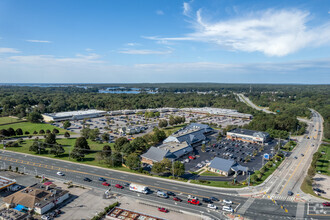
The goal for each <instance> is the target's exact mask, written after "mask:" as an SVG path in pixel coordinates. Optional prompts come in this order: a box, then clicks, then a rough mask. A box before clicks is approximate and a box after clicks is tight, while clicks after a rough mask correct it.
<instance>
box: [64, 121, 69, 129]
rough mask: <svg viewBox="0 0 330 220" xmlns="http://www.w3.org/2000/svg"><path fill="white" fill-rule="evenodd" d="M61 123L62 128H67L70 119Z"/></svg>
mask: <svg viewBox="0 0 330 220" xmlns="http://www.w3.org/2000/svg"><path fill="white" fill-rule="evenodd" d="M62 124H63V128H64V129H67V128H69V127H70V126H71V122H70V121H64V122H63V123H62Z"/></svg>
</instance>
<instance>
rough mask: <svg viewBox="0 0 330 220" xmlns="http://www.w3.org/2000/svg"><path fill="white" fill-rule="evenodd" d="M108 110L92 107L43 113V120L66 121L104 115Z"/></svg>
mask: <svg viewBox="0 0 330 220" xmlns="http://www.w3.org/2000/svg"><path fill="white" fill-rule="evenodd" d="M106 113H107V112H106V111H101V110H96V109H90V110H82V111H71V112H57V113H44V114H42V117H43V120H44V121H45V122H50V121H66V120H69V121H71V120H82V119H86V118H97V117H101V116H104V115H105V114H106Z"/></svg>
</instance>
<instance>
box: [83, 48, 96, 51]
mask: <svg viewBox="0 0 330 220" xmlns="http://www.w3.org/2000/svg"><path fill="white" fill-rule="evenodd" d="M85 50H86V51H87V52H91V51H93V50H94V49H91V48H86V49H85Z"/></svg>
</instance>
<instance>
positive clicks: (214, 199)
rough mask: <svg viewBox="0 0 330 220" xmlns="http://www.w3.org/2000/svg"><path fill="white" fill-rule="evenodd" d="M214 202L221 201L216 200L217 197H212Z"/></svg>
mask: <svg viewBox="0 0 330 220" xmlns="http://www.w3.org/2000/svg"><path fill="white" fill-rule="evenodd" d="M210 199H211V200H212V201H214V202H218V201H219V199H218V198H215V197H211V198H210Z"/></svg>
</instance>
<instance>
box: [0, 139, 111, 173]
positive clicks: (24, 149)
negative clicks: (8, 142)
mask: <svg viewBox="0 0 330 220" xmlns="http://www.w3.org/2000/svg"><path fill="white" fill-rule="evenodd" d="M33 141H34V140H26V141H24V142H23V143H22V144H20V146H21V147H17V148H14V147H11V148H6V150H10V151H15V152H20V153H26V154H32V155H36V153H34V152H32V151H29V147H30V146H31V145H32V143H33ZM56 141H57V143H59V144H61V145H62V146H63V148H64V150H65V153H64V154H62V155H60V156H58V157H56V156H54V155H52V154H41V156H44V157H50V158H57V159H61V160H71V161H76V160H73V159H69V152H71V151H72V149H73V146H74V144H75V142H76V138H67V139H58V140H56ZM88 144H89V146H90V148H91V153H89V154H87V155H86V156H85V158H84V160H83V161H79V163H84V164H89V165H94V166H101V167H107V166H106V165H105V164H100V163H98V161H96V160H95V154H96V152H97V151H101V150H102V149H103V146H104V145H106V144H98V143H96V142H93V141H91V140H88ZM109 145H110V146H112V147H113V144H109ZM0 146H1V149H2V148H3V145H2V144H1V145H0Z"/></svg>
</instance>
